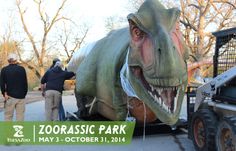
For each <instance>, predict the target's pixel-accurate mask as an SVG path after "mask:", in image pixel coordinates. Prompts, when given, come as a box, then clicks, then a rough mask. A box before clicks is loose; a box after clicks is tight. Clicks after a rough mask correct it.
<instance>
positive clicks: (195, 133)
mask: <svg viewBox="0 0 236 151" xmlns="http://www.w3.org/2000/svg"><path fill="white" fill-rule="evenodd" d="M216 123H217V120H216V116H215V115H214V113H213V112H212V111H210V110H208V109H200V110H198V111H197V112H195V113H193V117H192V120H191V127H190V132H191V134H192V140H193V144H194V146H195V148H196V150H198V151H215V132H216Z"/></svg>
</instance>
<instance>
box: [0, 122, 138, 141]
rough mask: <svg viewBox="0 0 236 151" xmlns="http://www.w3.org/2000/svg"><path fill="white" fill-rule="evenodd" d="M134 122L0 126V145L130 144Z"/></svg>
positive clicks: (45, 123) (8, 123)
mask: <svg viewBox="0 0 236 151" xmlns="http://www.w3.org/2000/svg"><path fill="white" fill-rule="evenodd" d="M134 126H135V122H123V121H122V122H121V121H109V122H108V121H102V122H101V121H99V122H97V121H96V122H90V121H89V122H88V121H86V122H84V121H82V122H0V144H1V145H20V144H22V145H27V144H28V145H56V144H62V145H68V144H74V145H79V144H81V145H82V144H102V145H103V144H121V145H125V144H130V143H131V140H132V135H133V131H134Z"/></svg>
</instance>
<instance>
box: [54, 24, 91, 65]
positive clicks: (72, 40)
mask: <svg viewBox="0 0 236 151" xmlns="http://www.w3.org/2000/svg"><path fill="white" fill-rule="evenodd" d="M65 24H66V23H65V22H64V24H63V29H62V32H61V33H60V34H59V40H58V41H59V42H60V44H61V45H62V47H63V50H64V52H65V53H66V57H67V59H66V62H67V63H68V62H69V61H70V59H71V58H72V56H73V54H74V52H75V51H77V50H78V49H79V48H80V47H81V44H82V43H84V41H85V38H86V36H87V34H88V31H89V27H88V26H87V25H83V26H80V27H78V25H76V24H75V23H73V24H74V25H75V27H70V28H67V26H66V25H65ZM74 28H77V29H80V32H78V33H77V32H74Z"/></svg>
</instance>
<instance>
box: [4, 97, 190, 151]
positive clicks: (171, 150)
mask: <svg viewBox="0 0 236 151" xmlns="http://www.w3.org/2000/svg"><path fill="white" fill-rule="evenodd" d="M63 104H64V107H65V109H66V110H69V111H76V102H75V98H74V96H63ZM184 108H185V107H184ZM182 112H183V113H182V114H181V116H185V110H183V111H182ZM2 120H3V112H0V121H2ZM25 120H26V121H44V120H45V118H44V101H38V102H34V103H30V104H27V106H26V116H25ZM78 150H83V151H111V150H112V151H194V147H193V144H192V142H191V140H189V139H188V138H187V134H185V133H177V134H176V133H171V132H166V133H165V132H164V133H163V132H162V133H159V134H155V135H148V136H145V138H144V137H143V136H135V137H133V139H132V143H131V144H129V145H121V146H120V145H113V146H112V145H58V146H53V145H46V146H42V145H24V146H0V151H78Z"/></svg>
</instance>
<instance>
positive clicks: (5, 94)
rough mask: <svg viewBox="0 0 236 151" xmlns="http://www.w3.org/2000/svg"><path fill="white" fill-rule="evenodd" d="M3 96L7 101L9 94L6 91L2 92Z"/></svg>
mask: <svg viewBox="0 0 236 151" xmlns="http://www.w3.org/2000/svg"><path fill="white" fill-rule="evenodd" d="M4 98H5V101H7V100H8V99H9V96H8V95H7V93H6V92H5V93H4Z"/></svg>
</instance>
